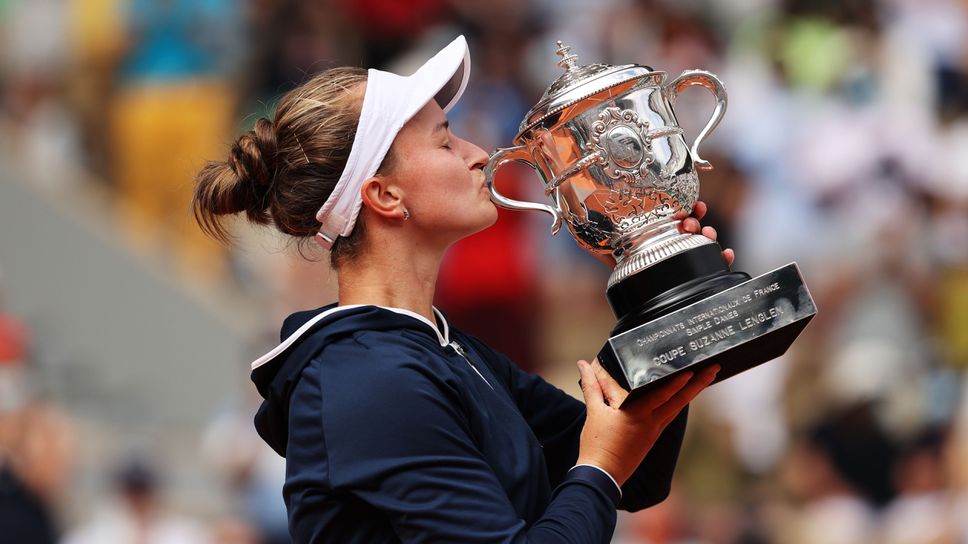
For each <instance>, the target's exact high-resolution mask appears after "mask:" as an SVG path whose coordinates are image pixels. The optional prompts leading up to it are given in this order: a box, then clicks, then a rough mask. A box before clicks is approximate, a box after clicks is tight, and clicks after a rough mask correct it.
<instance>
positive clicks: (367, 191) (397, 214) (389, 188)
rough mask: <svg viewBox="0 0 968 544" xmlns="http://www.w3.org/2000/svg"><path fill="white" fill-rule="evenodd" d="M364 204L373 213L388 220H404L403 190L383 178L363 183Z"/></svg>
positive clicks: (375, 178) (375, 177)
mask: <svg viewBox="0 0 968 544" xmlns="http://www.w3.org/2000/svg"><path fill="white" fill-rule="evenodd" d="M360 196H362V197H363V204H364V205H366V207H367V208H369V209H370V211H372V212H373V213H375V214H377V215H379V216H381V217H386V218H388V219H390V218H393V219H403V210H404V206H403V189H401V188H400V186H399V185H395V184H393V183H391V182H390V181H389V180H388V179H386V178H384V177H381V176H373V177H371V178H369V179H367V180H366V181H364V182H363V187H362V188H361V189H360Z"/></svg>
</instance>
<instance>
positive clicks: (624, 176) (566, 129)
mask: <svg viewBox="0 0 968 544" xmlns="http://www.w3.org/2000/svg"><path fill="white" fill-rule="evenodd" d="M557 54H558V56H559V57H560V60H559V61H558V65H559V66H561V67H562V69H563V70H564V73H563V74H562V75H561V76H560V77H559V78H558V79H557V80H556V81H555V82H554V83H552V84H551V86H549V87H548V89H547V90H546V91H545V93H544V95H543V96H542V97H541V100H539V101H538V103H537V104H536V105H535V106H534V107H533V108H532V109H531V111H529V112H528V114H527V115H526V116H525V118H524V121H523V122H522V123H521V129H520V132H519V133H518V135H517V136H516V137H515V139H514V144H515V146H514V147H510V148H505V149H499V150H497V151H496V152H495V153H494V154H493V155H492V156H491V158H490V160H489V161H488V164H487V166H486V167H485V169H484V173H485V176H486V178H487V184H488V188H489V189H490V191H491V198H492V200H493V201H494V202H495V203H496V204H498V205H500V206H503V207H505V208H509V209H515V210H531V211H542V212H545V213H548V214H550V215H551V216H552V217H553V224H552V232H553V233H556V232H557V231H558V230H559V229H560V227H561V225H562V223H564V224H565V225H567V227H568V229H569V230H570V231H571V233H572V234H573V235H574V237H575V239H576V240H577V241H578V243H579V245H581V246H582V247H583V248H585V249H586V250H587V251H589V252H594V253H612V254H613V255H614V256H615V258H616V262H617V265H616V268H615V270H614V272H613V274H612V277H611V278H610V280H609V286H611V285H613V284H615V283H616V282H618V281H621V280H622V279H624V278H626V277H628V276H630V275H632V274H635V273H636V272H638V271H640V270H642V269H644V268H647V267H648V266H651V265H652V264H654V263H656V262H658V261H660V260H662V259H665V258H668V257H670V256H672V255H674V254H676V253H678V252H680V251H683V250H686V249H689V248H692V247H697V246H699V245H703V244H709V243H712V242H711V241H710V240H708V239H707V238H705V237H704V236H699V235H692V234H685V233H681V232H680V231H679V220H677V219H675V217H674V216H676V214H677V213H679V212H684V213H686V214H688V213H690V212H691V211H692V207H693V206H694V205H695V203H696V200H697V199H698V198H699V179H698V175H697V172H696V170H697V168H708V167H709V165H708V163H707V162H706V161H704V160H703V159H702V158H701V157H700V156H699V145H700V143H701V142H702V141H703V140H704V139H705V138H706V137H707V136H708V135H709V133H711V132H712V131H713V130H714V129H715V128H716V126H717V124H718V123H719V121H720V119H721V118H722V116H723V114H724V113H725V109H726V92H725V89H724V88H723V85H722V82H720V81H719V79H718V78H717V77H716V76H715V75H713V74H711V73H709V72H704V71H702V70H688V71H686V72H683V73H682V74H680V75H679V76H678V77H676V78H675V79H673V80H672V81H670V82H668V83H664V81H665V78H666V74H665V73H664V72H659V71H654V70H652V69H651V68H649V67H647V66H641V65H637V64H628V65H622V66H610V65H607V64H588V65H584V66H580V65H578V63H577V56H576V55H573V54H571V53H570V48H569V47H567V46H566V45H564V44H562V43H561V42H558V49H557ZM690 86H701V87H703V88H705V89H707V90H709V91H710V92H711V93H713V95H714V97H715V99H716V107H715V109H714V111H713V113H712V116H711V118H710V120H709V121H708V122H707V124H706V126H705V127H704V128H703V130H702V131H701V132H700V134H699V136H698V137H697V138H696V140H695V141H694V142H693V144H692V146H691V147H690V146H689V145H687V143H686V141H685V139H684V138H683V134H682V129H681V128H680V127H679V125H678V123H677V121H676V116H675V113H674V112H673V109H672V106H673V104H674V103H675V101H676V98H677V97H678V95H679V93H680V92H682V91H683V90H685V89H686V88H688V87H690ZM512 160H513V161H520V162H524V163H526V164H528V165H530V166H531V167H533V168H534V169H535V170H537V172H538V174H539V175H540V176H541V179H542V180H543V182H544V188H545V194H546V195H547V196H548V201H547V202H546V203H536V202H523V201H519V200H514V199H511V198H508V197H506V196H504V195H502V194H501V193H500V192H499V191H498V190H497V188H496V187H495V186H494V176H495V172H496V171H497V169H498V168H500V166H501V165H503V164H505V163H506V162H508V161H512Z"/></svg>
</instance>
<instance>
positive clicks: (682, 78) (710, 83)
mask: <svg viewBox="0 0 968 544" xmlns="http://www.w3.org/2000/svg"><path fill="white" fill-rule="evenodd" d="M693 85H699V86H701V87H704V88H705V89H707V90H709V92H711V93H713V95H714V96H715V97H716V109H715V110H713V116H712V117H711V118H710V119H709V122H707V123H706V126H705V127H703V129H702V132H700V133H699V136H698V137H697V138H696V141H695V142H693V143H692V149H690V150H689V154H690V155H692V162H693V163H695V164H696V168H698V169H700V170H712V168H713V165H711V164H709V161H705V160H703V159H702V158H701V157H700V156H699V144H700V143H702V141H703V139H705V138H706V136H709V133H710V132H712V131H713V130H714V129H715V128H716V125H718V124H719V121H720V120H721V119H722V118H723V114H724V113H726V88H725V87H724V86H723V82H722V81H720V80H719V78H718V77H716V75H715V74H712V73H710V72H707V71H705V70H686V71H685V72H683V73H681V74H679V77H677V78H675V79H673V80H672V81H670V82H669V83H667V84H665V85H664V86H663V87H662V90H663V92H664V93H665V95H666V97H667V98H668V100H669V103H670V104H675V103H676V99H677V98H679V93H681V92H682V91H683V90H685V89H686V87H692V86H693Z"/></svg>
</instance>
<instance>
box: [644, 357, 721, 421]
mask: <svg viewBox="0 0 968 544" xmlns="http://www.w3.org/2000/svg"><path fill="white" fill-rule="evenodd" d="M718 373H719V365H713V366H711V367H709V368H706V369H704V370H703V371H702V372H700V373H698V374H696V375H695V377H694V378H692V379H690V380H689V383H687V384H685V386H684V387H682V388H680V389H679V390H678V391H676V393H675V394H674V395H672V397H670V398H669V400H668V401H667V402H665V403H663V404H662V405H660V406H658V407H657V408H656V409H655V411H654V412H653V414H654V415H655V417H656V419H658V420H659V421H663V422H665V421H672V419H673V418H674V417H676V415H677V414H678V413H679V412H681V411H682V409H683V408H685V407H686V405H687V404H689V403H690V402H692V399H694V398H696V395H698V394H699V393H700V392H702V390H703V389H705V388H706V387H708V386H709V384H711V383H713V381H715V379H716V374H718Z"/></svg>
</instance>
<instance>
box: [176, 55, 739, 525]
mask: <svg viewBox="0 0 968 544" xmlns="http://www.w3.org/2000/svg"><path fill="white" fill-rule="evenodd" d="M468 75H469V56H468V53H467V45H466V43H465V41H464V39H463V37H460V38H458V39H457V40H455V41H454V42H452V43H451V44H450V45H448V46H447V47H446V48H444V49H443V50H442V51H440V52H439V53H438V54H437V55H436V56H434V57H433V58H432V59H430V60H429V61H427V63H426V64H424V65H423V66H422V67H421V68H420V69H419V70H418V71H417V72H415V73H414V74H413V75H412V76H409V77H400V76H397V75H394V74H389V73H386V72H381V71H379V70H370V71H369V72H364V71H362V70H359V69H353V68H341V69H334V70H331V71H328V72H324V73H322V74H320V75H318V76H316V77H314V78H313V79H311V80H310V81H308V82H307V83H305V84H303V85H302V86H300V87H298V88H297V89H295V90H293V91H292V92H290V93H289V94H288V95H287V96H285V97H284V98H283V99H282V100H281V101H280V103H279V105H278V107H277V110H276V113H275V118H274V119H273V120H272V121H269V120H267V119H260V120H259V121H258V123H257V124H256V126H255V130H254V131H252V132H249V133H248V134H245V135H243V136H242V137H241V138H239V141H238V142H237V143H236V145H235V146H234V147H233V148H232V153H231V156H230V157H229V159H228V160H227V161H226V162H221V163H212V164H210V165H208V166H207V167H206V168H205V169H204V170H203V171H202V172H201V173H200V174H199V176H198V179H197V185H196V189H195V199H194V209H195V213H196V217H197V218H198V220H199V223H200V224H201V225H202V226H203V228H204V229H205V230H207V231H208V232H209V233H211V234H213V235H215V236H217V237H219V238H221V239H223V240H225V239H226V237H227V236H226V232H225V230H224V228H223V226H222V224H221V222H220V221H221V219H222V216H224V215H228V214H235V213H240V212H245V213H246V214H247V216H248V218H249V220H250V221H253V222H255V223H260V224H266V223H269V222H271V223H272V224H273V225H275V227H276V228H278V229H279V230H280V231H282V232H284V233H286V234H290V235H292V236H296V237H299V238H301V239H307V240H308V239H310V238H315V239H316V240H317V241H318V242H319V243H320V244H321V245H323V247H326V248H328V249H330V251H331V262H332V264H333V266H334V268H335V269H336V271H337V275H338V284H339V302H338V305H330V306H327V307H324V308H320V309H318V310H313V311H308V312H301V313H297V314H294V315H292V316H290V317H289V318H288V319H287V320H286V322H285V323H284V325H283V328H282V339H283V342H282V344H281V345H279V346H278V347H277V348H276V349H274V350H272V351H271V352H269V353H268V354H266V355H265V356H263V357H262V358H260V359H259V360H257V361H256V362H255V363H253V373H252V378H253V380H254V381H255V383H256V384H257V386H258V388H259V392H260V393H261V394H262V396H263V397H264V398H265V402H263V404H262V407H261V408H260V410H259V413H258V414H257V416H256V427H257V429H258V430H259V433H260V434H261V436H262V437H263V438H264V439H265V440H266V442H268V443H269V445H270V446H272V447H273V448H274V449H275V450H276V451H277V452H278V453H279V454H280V455H283V456H285V457H286V462H287V478H286V483H285V487H284V491H283V492H284V496H285V499H286V504H287V506H288V509H289V521H290V532H291V534H292V536H293V538H294V540H295V541H297V542H340V543H343V542H367V543H369V542H607V541H608V540H609V538H610V536H611V534H612V531H613V530H614V525H615V509H616V507H617V506H621V507H623V508H627V509H639V508H643V507H645V506H648V505H651V504H655V503H656V502H659V501H661V500H662V499H663V498H664V497H665V496H666V494H667V493H668V489H669V483H670V479H671V476H672V471H673V468H674V466H675V460H676V456H677V455H678V449H679V445H680V442H681V440H682V433H683V429H684V426H685V411H684V410H683V408H684V407H685V406H686V404H687V403H688V402H689V401H690V400H691V399H692V398H693V397H695V395H696V394H698V393H699V391H700V390H702V389H703V388H704V387H705V386H706V385H708V384H709V383H711V381H712V380H713V378H714V376H715V372H716V370H717V369H715V368H713V369H710V370H708V371H705V372H702V373H699V374H697V375H695V376H692V375H691V374H689V373H685V374H683V375H682V376H680V377H679V378H677V379H674V380H670V382H669V383H668V384H667V385H665V386H664V387H662V388H659V389H656V390H655V392H654V393H651V394H649V395H646V396H644V397H643V398H642V400H641V401H639V402H636V403H633V404H632V406H629V407H626V408H623V409H618V408H617V407H618V406H619V404H620V403H621V401H622V400H623V399H624V397H625V395H626V392H625V391H624V390H623V389H622V388H621V387H620V386H618V385H617V384H616V383H615V382H614V380H612V379H611V378H610V377H609V376H608V374H607V373H605V372H604V371H603V369H602V368H601V367H600V366H599V365H598V364H597V362H596V363H592V364H589V363H587V362H584V361H579V363H578V367H579V371H580V374H581V381H582V390H583V394H584V397H585V404H582V403H581V402H579V401H577V400H574V399H572V398H571V397H569V396H567V395H566V394H564V393H563V392H561V391H560V390H558V389H556V388H554V387H552V386H551V385H549V384H547V383H546V382H544V381H543V380H541V379H540V378H538V377H536V376H531V375H528V374H525V373H523V372H521V371H520V370H518V369H517V368H516V367H515V366H514V364H513V363H511V362H510V361H508V360H507V359H506V358H504V357H503V356H501V355H500V354H498V353H496V352H494V351H493V350H491V349H490V348H488V347H487V346H486V345H485V344H483V343H482V342H481V341H479V340H477V339H475V338H474V337H472V336H469V335H466V334H464V333H462V332H460V331H457V330H455V329H452V328H450V327H449V326H448V324H447V320H446V318H445V317H444V316H443V314H441V313H440V312H439V311H438V310H437V309H436V308H433V307H432V300H433V295H434V285H435V282H436V279H437V273H438V269H439V267H440V262H441V259H442V257H443V255H444V251H445V250H446V249H447V247H448V246H449V245H451V244H453V243H454V242H456V241H457V240H459V239H461V238H464V237H466V236H469V235H471V234H473V233H475V232H478V231H480V230H482V229H485V228H487V227H488V226H490V225H491V224H493V223H494V221H495V219H496V218H497V212H496V210H495V207H494V205H493V204H492V203H491V201H490V199H489V195H488V192H487V189H486V187H485V185H484V176H483V174H482V167H483V166H484V164H485V162H486V161H487V158H488V156H487V154H486V153H485V152H484V151H483V150H481V149H480V148H478V147H477V146H475V145H473V144H471V143H470V142H467V141H465V140H462V139H460V138H459V137H457V136H456V135H454V134H453V133H451V131H450V130H449V128H448V124H447V118H446V112H447V110H449V109H450V107H451V106H453V104H454V103H455V102H456V101H457V99H458V98H459V97H460V94H461V92H462V91H463V89H464V86H465V85H466V83H467V79H468ZM320 206H321V207H320ZM700 208H702V207H701V206H700ZM697 215H701V214H697ZM684 225H686V226H687V227H688V228H690V229H691V230H692V231H694V232H695V231H698V230H699V223H698V221H697V220H696V219H695V218H690V219H689V220H687V221H685V222H684ZM707 229H708V227H707ZM705 234H706V235H708V236H715V233H714V232H713V231H711V230H705ZM728 258H731V255H729V256H728ZM468 288H473V286H468ZM495 319H500V316H495ZM680 414H681V415H680ZM677 415H678V417H677ZM673 420H675V423H674V424H673V425H671V426H670V428H669V429H668V430H667V431H666V432H664V433H663V429H665V428H666V427H667V426H669V424H670V423H671V422H673ZM660 435H661V436H660ZM653 445H654V447H653ZM650 449H651V450H652V451H651V453H649V455H648V457H645V455H646V453H647V452H649V451H650ZM643 458H645V459H644V461H643Z"/></svg>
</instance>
